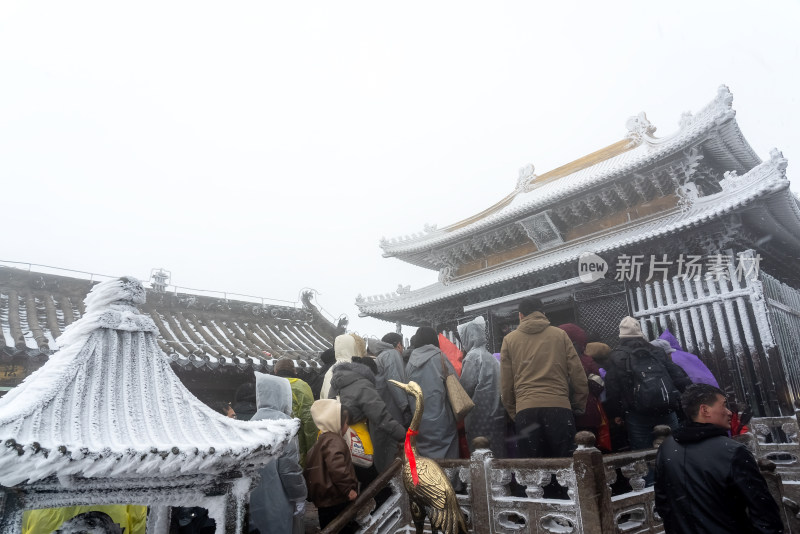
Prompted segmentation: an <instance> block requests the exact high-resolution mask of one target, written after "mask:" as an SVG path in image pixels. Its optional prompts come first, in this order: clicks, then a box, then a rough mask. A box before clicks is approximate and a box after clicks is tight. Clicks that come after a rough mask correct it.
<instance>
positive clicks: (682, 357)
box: [659, 330, 719, 388]
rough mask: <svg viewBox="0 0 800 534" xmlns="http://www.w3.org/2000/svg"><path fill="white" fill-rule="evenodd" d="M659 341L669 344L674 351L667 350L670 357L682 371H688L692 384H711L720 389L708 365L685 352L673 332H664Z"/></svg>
mask: <svg viewBox="0 0 800 534" xmlns="http://www.w3.org/2000/svg"><path fill="white" fill-rule="evenodd" d="M659 339H663V340H664V341H666V342H667V343H669V345H670V347H671V349H672V350H667V353H668V355H669V356H670V357H671V358H672V361H673V362H674V363H676V364H678V366H680V368H681V369H683V370H684V371H686V374H687V375H689V379H690V380H691V381H692V384H709V385H711V386H714V387H715V388H718V387H719V384H718V383H717V379H716V378H714V375H713V374H712V373H711V371H710V370H709V369H708V367H706V364H704V363H703V362H702V361H701V360H700V358H698V357H697V356H695V355H694V354H691V353H689V352H686V351H684V350H683V349H682V348H681V344H680V343H679V342H678V340H677V339H675V336H673V335H672V332H670V331H669V330H664V333H663V334H661V336H659ZM662 348H664V347H662Z"/></svg>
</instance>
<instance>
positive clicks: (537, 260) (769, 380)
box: [356, 86, 800, 415]
mask: <svg viewBox="0 0 800 534" xmlns="http://www.w3.org/2000/svg"><path fill="white" fill-rule="evenodd" d="M732 101H733V96H732V95H731V93H730V91H729V90H728V88H727V87H725V86H721V87H720V88H719V90H718V93H717V95H716V98H715V99H714V100H713V101H712V102H711V103H709V104H708V105H707V106H706V107H704V108H703V109H701V110H700V111H699V112H697V113H696V114H694V115H692V114H691V113H688V112H687V113H685V114H684V115H683V116H682V117H681V119H680V123H679V128H678V130H677V131H676V132H675V133H673V134H671V135H669V136H666V137H656V136H655V135H654V132H655V127H654V126H653V125H652V124H651V123H650V122H649V121H648V120H647V118H646V116H645V114H644V113H642V114H640V115H638V116H636V117H631V118H630V119H629V120H628V122H627V124H626V126H627V135H626V137H625V138H624V139H623V140H621V141H619V142H617V143H615V144H613V145H611V146H608V147H606V148H603V149H601V150H599V151H597V152H594V153H592V154H589V155H587V156H585V157H583V158H581V159H578V160H576V161H573V162H571V163H568V164H567V165H564V166H562V167H559V168H557V169H555V170H552V171H550V172H547V173H545V174H542V175H537V174H535V173H534V168H533V166H532V165H528V166H527V167H525V168H523V169H521V170H520V175H519V179H518V181H517V185H516V188H515V189H514V191H512V192H511V193H510V194H508V195H507V196H506V197H505V198H504V199H502V200H501V201H499V202H498V203H496V204H495V205H493V206H491V207H489V208H488V209H486V210H485V211H483V212H481V213H479V214H477V215H475V216H473V217H470V218H468V219H465V220H463V221H461V222H458V223H456V224H453V225H451V226H448V227H446V228H441V229H436V228H435V227H430V226H426V229H425V232H424V233H422V234H415V235H413V236H410V237H404V238H400V239H391V240H386V239H383V240H381V248H382V249H383V252H384V256H386V257H395V258H399V259H401V260H403V261H406V262H408V263H411V264H413V265H417V266H420V267H424V268H427V269H434V270H437V271H438V272H439V282H438V283H435V284H433V285H430V286H427V287H424V288H420V289H416V290H413V291H411V290H409V289H408V288H398V292H395V293H393V294H390V295H387V296H379V297H369V298H364V297H362V296H360V295H359V297H358V298H357V300H356V303H357V305H358V307H359V309H360V311H361V314H362V315H365V316H372V317H377V318H380V319H384V320H388V321H393V322H399V323H402V324H408V325H430V326H434V327H436V328H438V329H440V330H455V328H454V326H455V325H456V324H458V323H460V322H463V321H466V320H468V319H471V318H472V317H475V316H476V315H483V316H484V317H485V318H486V321H487V325H488V326H487V327H488V330H489V332H488V334H489V340H490V341H489V344H490V347H489V348H490V349H492V350H493V351H495V352H496V351H499V349H500V344H501V342H502V339H503V336H504V335H505V334H506V333H507V332H508V331H510V330H511V329H513V328H515V327H516V324H517V318H516V313H515V305H516V302H517V301H518V300H519V299H520V298H522V297H524V296H529V295H536V296H538V297H539V298H542V299H543V301H544V302H545V305H546V306H547V314H548V316H549V317H550V319H551V322H552V323H553V324H561V323H566V322H575V323H577V324H579V325H581V326H583V327H584V328H585V329H586V330H587V331H588V332H590V335H591V336H592V337H594V338H596V339H598V340H603V341H605V342H607V343H609V344H611V345H612V346H613V345H615V344H616V343H617V341H618V340H617V338H616V334H617V325H618V324H619V321H620V319H621V318H622V317H623V316H625V315H632V316H634V317H636V318H638V319H639V320H640V321H641V324H642V327H643V329H644V331H645V332H647V333H648V335H649V336H651V338H652V337H655V336H658V335H659V334H661V332H663V330H665V329H670V330H671V331H672V332H673V333H674V334H675V335H676V336H677V337H678V339H679V340H680V341H681V343H682V344H683V345H684V347H685V348H687V349H688V350H690V351H694V352H696V353H698V354H700V356H701V357H702V358H703V359H704V360H705V361H706V363H707V364H708V365H709V367H710V368H711V370H712V371H713V372H714V373H715V375H716V376H717V378H718V381H719V382H720V384H721V385H723V387H725V388H726V389H727V390H728V391H729V392H730V393H731V394H732V395H733V397H734V398H735V399H737V400H738V401H739V402H746V403H749V404H750V405H752V406H753V408H754V410H755V411H756V413H757V414H758V415H781V414H788V413H793V412H792V405H793V402H794V401H795V400H798V399H800V364H798V358H799V357H800V342H798V340H797V339H798V338H797V335H796V333H797V332H798V331H800V291H798V290H797V288H799V287H800V272H799V271H798V270H797V268H796V261H797V259H798V258H800V208H799V207H798V206H799V203H798V199H797V198H796V197H795V195H793V194H792V193H791V191H790V190H789V181H788V179H787V178H786V174H785V171H786V166H787V161H786V159H784V158H783V155H782V154H781V153H780V152H779V151H777V150H773V151H772V152H771V153H770V155H769V159H767V160H766V161H762V160H761V159H760V158H759V157H758V155H756V153H755V152H754V151H753V149H752V148H751V147H750V145H749V144H748V143H747V141H746V140H745V138H744V136H743V135H742V132H741V131H740V129H739V126H738V124H737V122H736V119H735V111H734V110H733V109H732V107H731V103H732Z"/></svg>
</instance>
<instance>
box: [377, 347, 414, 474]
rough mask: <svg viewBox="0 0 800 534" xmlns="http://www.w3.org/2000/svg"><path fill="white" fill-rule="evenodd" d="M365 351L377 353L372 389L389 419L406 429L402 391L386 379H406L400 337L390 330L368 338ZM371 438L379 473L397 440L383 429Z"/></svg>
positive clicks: (407, 412) (407, 414) (408, 415)
mask: <svg viewBox="0 0 800 534" xmlns="http://www.w3.org/2000/svg"><path fill="white" fill-rule="evenodd" d="M368 343H369V350H370V352H372V353H373V354H377V355H378V358H377V359H376V360H375V364H376V365H377V367H378V372H377V373H376V374H375V389H377V390H378V395H380V397H381V399H382V400H383V402H384V404H386V409H387V410H388V411H389V415H391V416H392V419H394V420H395V421H397V422H398V423H400V424H401V425H402V426H403V428H408V425H409V424H410V423H411V409H410V408H409V406H408V397H407V396H406V392H405V391H403V390H402V389H400V388H398V387H394V386H392V385H391V384H389V382H388V381H389V380H397V381H398V382H401V383H405V382H406V369H405V364H404V363H403V355H402V352H403V337H402V336H401V335H400V334H396V333H394V332H391V333H389V334H386V335H385V336H383V339H381V340H380V341H378V340H377V339H370V340H369V342H368ZM370 437H372V444H373V445H374V447H375V451H381V453H380V454H379V453H377V452H376V454H375V457H374V460H375V467H376V468H377V469H378V472H379V473H383V472H384V471H385V470H386V469H387V468H388V467H389V465H390V464H391V462H392V459H393V458H394V453H395V452H396V450H397V442H396V441H395V440H394V439H393V438H392V436H390V435H389V434H387V433H385V432H378V433H376V434H374V435H371V436H370Z"/></svg>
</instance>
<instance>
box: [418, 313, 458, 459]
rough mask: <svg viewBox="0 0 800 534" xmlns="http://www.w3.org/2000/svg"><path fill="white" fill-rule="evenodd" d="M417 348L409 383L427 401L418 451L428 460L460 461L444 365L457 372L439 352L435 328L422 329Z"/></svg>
mask: <svg viewBox="0 0 800 534" xmlns="http://www.w3.org/2000/svg"><path fill="white" fill-rule="evenodd" d="M414 345H415V347H417V348H415V349H414V351H413V352H412V353H411V356H409V358H408V364H407V365H406V379H407V380H408V381H409V382H410V381H412V380H413V381H414V382H416V383H417V384H419V387H420V388H421V389H422V394H423V399H424V401H425V410H424V411H423V413H422V422H421V423H420V425H419V435H418V436H417V450H418V451H419V454H420V455H422V456H427V457H428V458H458V430H457V429H456V418H455V416H454V415H453V410H452V408H451V407H450V404H449V401H448V400H447V391H445V387H444V382H443V381H442V376H443V375H442V362H444V365H445V366H446V368H447V370H448V372H449V373H451V374H455V369H453V365H452V364H451V363H450V362H449V361H448V360H447V358H446V357H445V356H444V354H442V351H441V350H439V337H438V336H437V335H436V331H435V330H434V329H433V328H429V327H427V326H423V327H420V328H419V329H418V330H417V333H416V334H415V335H414ZM409 401H410V402H409V404H410V406H411V411H412V413H413V412H414V409H415V408H416V400H415V399H414V398H413V397H409Z"/></svg>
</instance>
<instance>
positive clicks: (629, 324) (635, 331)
mask: <svg viewBox="0 0 800 534" xmlns="http://www.w3.org/2000/svg"><path fill="white" fill-rule="evenodd" d="M619 337H620V338H630V337H642V338H643V337H644V332H642V327H641V326H639V321H637V320H636V319H634V318H633V317H630V316H626V317H623V318H622V321H620V323H619Z"/></svg>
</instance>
